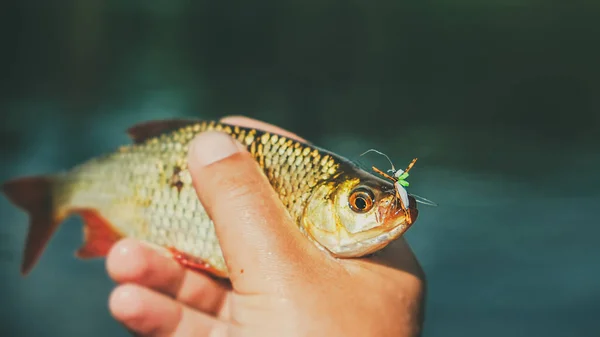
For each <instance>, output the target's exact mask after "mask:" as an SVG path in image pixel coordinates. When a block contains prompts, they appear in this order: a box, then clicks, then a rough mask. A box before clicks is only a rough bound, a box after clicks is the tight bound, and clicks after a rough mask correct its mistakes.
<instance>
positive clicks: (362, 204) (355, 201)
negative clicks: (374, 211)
mask: <svg viewBox="0 0 600 337" xmlns="http://www.w3.org/2000/svg"><path fill="white" fill-rule="evenodd" d="M374 202H375V197H374V196H373V192H371V191H369V190H368V189H366V188H358V189H356V190H354V191H352V193H351V194H350V198H349V199H348V205H349V206H350V209H352V210H353V211H354V212H357V213H365V212H368V211H370V210H371V208H373V203H374Z"/></svg>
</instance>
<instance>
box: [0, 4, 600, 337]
mask: <svg viewBox="0 0 600 337" xmlns="http://www.w3.org/2000/svg"><path fill="white" fill-rule="evenodd" d="M2 7H3V9H2V14H1V15H2V19H1V20H0V27H1V29H0V36H1V41H2V42H1V44H2V52H1V53H0V69H1V71H0V74H1V75H0V78H1V80H0V86H1V87H0V98H1V99H0V111H1V113H0V114H1V123H0V152H1V155H2V165H1V167H0V180H2V181H4V180H6V179H8V178H11V177H14V176H18V175H28V174H40V173H46V172H53V171H57V170H62V169H66V168H69V167H71V166H72V165H75V164H77V163H79V162H81V161H83V160H86V159H88V158H90V157H92V156H95V155H99V154H102V153H105V152H107V151H112V150H113V149H115V148H116V147H117V146H119V145H120V144H122V143H124V142H129V140H128V138H127V137H126V135H125V133H124V130H125V129H126V128H128V127H129V126H131V125H132V124H135V123H137V122H140V121H145V120H149V119H157V118H173V117H181V116H188V117H189V116H194V117H198V118H220V117H222V116H225V115H229V114H243V115H247V116H251V117H254V118H258V119H262V120H265V121H267V122H270V123H273V124H277V125H279V126H282V127H284V128H287V129H290V130H292V131H294V132H296V133H298V134H300V135H302V136H303V137H305V138H308V139H310V140H311V141H313V142H315V143H316V144H318V145H321V146H323V147H326V148H328V149H330V150H333V151H336V152H339V153H341V154H343V155H346V156H348V157H350V158H352V159H357V158H358V155H359V154H360V153H362V152H363V151H365V150H366V149H369V148H377V149H379V150H381V151H384V152H386V153H387V154H389V155H390V156H391V157H392V158H393V159H394V161H395V162H396V163H397V164H398V166H403V165H405V163H408V161H409V160H410V159H412V158H413V157H415V156H418V157H419V162H418V163H417V166H416V167H415V169H414V171H413V173H412V174H411V187H412V192H413V193H416V194H419V195H421V196H425V197H427V198H430V199H432V200H434V201H436V202H438V203H439V205H440V206H439V207H437V208H427V207H422V208H421V209H422V210H421V213H420V218H419V222H418V223H417V225H415V226H414V227H413V228H412V229H411V230H410V231H409V232H408V233H407V235H406V236H407V238H408V240H409V242H410V243H411V245H412V247H413V248H414V250H415V252H416V254H417V256H418V257H419V259H420V261H421V263H422V265H423V268H424V269H425V271H426V273H427V276H428V286H429V292H428V299H427V315H426V323H425V332H424V336H461V337H471V336H473V337H474V336H503V337H504V336H511V337H516V336H545V337H559V336H600V323H599V320H598V317H599V315H600V282H599V281H600V267H599V263H598V261H599V258H600V249H598V246H599V244H598V238H599V237H600V217H599V216H598V209H599V205H600V192H599V189H600V178H599V173H598V172H599V169H600V151H598V146H599V145H600V112H599V111H600V110H599V109H600V95H599V94H600V92H599V90H600V67H599V60H600V49H599V45H600V38H599V36H600V3H598V2H594V1H569V2H567V1H565V2H563V3H559V2H554V1H534V0H520V1H514V0H505V1H497V0H492V1H468V0H456V1H419V2H412V3H408V2H402V1H328V0H325V1H323V0H322V1H308V2H299V1H291V2H282V1H274V0H260V1H151V2H148V1H114V0H113V1H100V0H88V1H74V0H71V1H55V2H50V1H28V0H26V1H7V2H4V4H3V6H2ZM370 158H371V159H374V160H379V159H378V158H376V157H370ZM369 160H370V159H369ZM378 163H379V164H380V165H385V162H378ZM0 214H1V215H2V217H1V221H2V226H1V227H0V255H1V259H0V280H1V281H0V324H1V326H0V335H1V336H87V337H93V336H128V334H127V333H126V331H125V330H124V329H123V328H122V327H121V326H120V325H118V324H117V323H115V322H114V321H113V320H112V319H111V317H110V315H109V313H108V310H107V298H108V295H109V292H110V291H111V289H112V287H113V284H112V283H111V281H110V280H109V279H108V277H107V275H106V272H105V270H104V261H103V260H98V261H93V262H81V261H78V260H75V259H74V258H73V252H74V250H75V249H76V248H77V247H78V246H79V245H80V242H81V237H82V234H81V226H80V222H79V220H78V219H72V220H69V221H68V222H67V223H66V224H65V225H64V226H63V227H61V229H60V230H59V232H58V234H57V235H56V236H55V237H54V238H53V240H52V241H51V243H50V245H49V247H48V249H47V251H46V253H45V255H44V256H43V258H42V259H41V261H40V263H39V264H38V265H37V267H36V269H35V270H34V271H33V272H32V274H30V276H29V277H27V278H25V279H23V278H21V277H20V275H19V264H20V259H21V250H22V246H23V241H24V238H25V234H26V227H27V226H26V225H25V224H26V222H27V220H26V216H25V215H24V214H23V213H22V212H20V211H18V210H17V209H15V208H13V207H12V206H11V205H9V203H8V202H7V200H6V199H5V198H0ZM332 314H334V313H332Z"/></svg>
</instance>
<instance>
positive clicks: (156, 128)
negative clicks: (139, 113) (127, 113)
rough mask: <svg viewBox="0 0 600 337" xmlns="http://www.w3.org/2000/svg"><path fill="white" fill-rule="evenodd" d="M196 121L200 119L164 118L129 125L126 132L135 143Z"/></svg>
mask: <svg viewBox="0 0 600 337" xmlns="http://www.w3.org/2000/svg"><path fill="white" fill-rule="evenodd" d="M198 122H200V120H194V119H166V120H156V121H148V122H144V123H140V124H136V125H134V126H132V127H130V128H129V129H128V130H127V133H128V134H129V137H131V139H133V142H134V143H135V144H139V143H143V142H145V141H146V140H148V139H150V138H153V137H157V136H160V135H161V134H163V133H165V132H169V131H174V130H177V129H179V128H182V127H184V126H188V125H190V124H195V123H198Z"/></svg>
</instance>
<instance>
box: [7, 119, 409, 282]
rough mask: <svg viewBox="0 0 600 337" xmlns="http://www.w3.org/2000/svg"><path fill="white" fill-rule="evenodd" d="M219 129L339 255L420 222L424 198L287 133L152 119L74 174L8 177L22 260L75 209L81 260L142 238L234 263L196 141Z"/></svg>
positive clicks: (301, 222)
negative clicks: (211, 213)
mask: <svg viewBox="0 0 600 337" xmlns="http://www.w3.org/2000/svg"><path fill="white" fill-rule="evenodd" d="M207 130H216V131H221V132H225V133H227V134H229V135H230V136H232V137H233V138H235V139H237V140H238V141H239V142H240V143H241V144H243V145H244V146H245V147H246V148H247V150H248V151H249V152H250V153H251V154H252V156H253V157H254V158H255V159H256V162H257V163H258V165H260V167H261V168H262V169H263V171H264V173H265V175H266V176H267V177H268V179H269V181H270V183H271V185H272V186H273V188H274V189H275V191H276V192H277V193H278V195H279V197H280V199H281V202H282V203H283V204H284V205H285V207H286V208H287V210H288V211H289V213H290V215H291V216H292V218H293V219H295V221H296V223H297V225H298V228H299V230H300V231H302V232H303V233H304V234H305V235H306V237H307V238H308V239H309V240H311V241H312V242H313V243H315V244H316V245H317V246H319V247H321V248H322V249H325V250H326V251H329V252H330V253H331V254H332V255H333V256H336V257H339V258H355V257H361V256H365V255H367V254H371V253H373V252H375V251H378V250H380V249H382V248H383V247H385V246H387V245H388V244H389V243H390V242H391V241H393V240H394V239H396V238H398V237H400V236H401V235H402V234H403V233H404V232H405V231H406V230H407V229H408V228H409V227H410V226H411V225H412V224H413V223H414V222H415V220H416V218H417V214H418V211H417V207H416V201H415V199H414V198H413V197H412V196H408V197H407V196H406V193H404V194H403V195H402V197H401V196H400V194H399V193H398V192H397V191H396V188H397V187H395V186H394V183H393V182H390V181H388V180H385V179H382V178H380V177H377V176H375V175H373V174H371V173H368V172H366V171H364V170H362V169H360V168H359V167H358V166H356V165H355V164H353V163H352V162H350V161H349V160H347V159H344V158H342V157H340V156H338V155H335V154H333V153H331V152H328V151H326V150H323V149H321V148H318V147H315V146H312V145H310V144H307V143H303V142H300V141H296V140H293V139H290V138H288V137H285V136H282V135H278V134H275V133H271V132H266V131H261V130H258V129H252V128H244V127H239V126H235V125H228V124H223V123H220V122H214V121H194V120H166V121H152V122H147V123H142V124H139V125H136V126H134V127H132V128H130V129H129V134H130V136H131V137H132V139H133V144H131V145H128V146H123V147H121V148H120V149H119V150H118V151H116V152H114V153H112V154H108V155H105V156H102V157H98V158H94V159H91V160H90V161H88V162H86V163H83V164H81V165H79V166H77V167H75V168H73V169H72V170H70V171H68V172H62V173H57V174H51V175H45V176H35V177H24V178H18V179H14V180H11V181H8V182H6V183H5V184H4V185H3V191H4V193H5V194H6V196H7V197H8V199H10V200H11V201H12V203H14V204H15V205H17V206H18V207H20V208H22V209H23V210H25V211H26V212H27V213H28V215H29V219H30V220H29V221H30V227H29V232H28V235H27V241H26V245H25V252H24V257H23V262H22V266H21V272H22V274H23V275H25V274H27V273H28V272H29V271H30V270H31V269H32V268H33V266H34V264H35V263H36V261H37V260H38V258H39V257H40V255H41V254H42V252H43V250H44V248H45V246H46V245H47V243H48V241H49V240H50V238H51V236H52V234H53V233H54V232H55V231H56V229H57V228H58V226H59V225H60V223H61V222H63V221H64V220H65V219H66V218H67V217H68V216H70V215H73V214H78V215H80V216H81V217H82V218H83V221H84V244H83V246H82V247H81V248H80V249H79V250H78V251H77V253H76V255H77V256H78V257H80V258H94V257H103V256H105V255H106V254H107V252H108V250H109V249H110V247H111V246H112V245H113V244H114V243H115V242H116V241H117V240H119V239H120V238H123V237H133V238H136V239H139V240H143V241H146V242H148V243H150V244H152V245H153V246H155V247H158V248H164V249H166V250H168V251H170V252H172V254H173V257H174V258H175V259H177V260H178V261H179V262H180V263H182V264H184V265H186V266H187V267H190V268H192V269H196V270H205V271H208V272H210V273H212V274H214V275H215V276H219V277H225V278H226V277H228V270H227V267H226V265H225V261H224V259H223V256H222V253H221V248H220V246H219V242H218V239H217V236H216V234H215V229H214V227H213V223H212V221H211V220H210V218H209V217H208V215H207V213H206V212H205V211H204V209H203V207H202V204H201V203H200V201H199V200H198V197H197V196H196V193H195V190H194V188H193V186H192V179H191V176H190V173H189V171H188V168H187V151H188V144H189V142H190V141H191V140H192V139H193V138H194V136H195V135H197V134H198V133H200V132H204V131H207Z"/></svg>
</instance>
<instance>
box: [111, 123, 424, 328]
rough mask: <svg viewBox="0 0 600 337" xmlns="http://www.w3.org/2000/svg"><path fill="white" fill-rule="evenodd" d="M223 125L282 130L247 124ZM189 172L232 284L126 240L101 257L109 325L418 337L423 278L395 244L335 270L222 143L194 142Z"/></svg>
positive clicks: (336, 262) (213, 136)
mask: <svg viewBox="0 0 600 337" xmlns="http://www.w3.org/2000/svg"><path fill="white" fill-rule="evenodd" d="M224 122H227V123H232V124H237V125H243V126H250V127H257V128H262V129H269V130H270V131H276V132H279V133H282V132H285V133H286V135H287V136H290V137H294V138H297V139H298V138H299V137H297V136H295V135H293V134H290V133H288V132H287V131H283V130H281V129H278V128H276V129H275V130H274V128H275V127H273V126H270V125H265V124H263V123H261V122H258V121H254V120H249V119H246V118H240V117H232V118H228V119H225V120H224ZM189 168H190V172H191V173H192V177H193V181H194V185H195V187H196V190H197V194H198V197H199V198H200V200H201V202H202V203H203V205H204V206H205V208H206V210H207V211H208V213H209V214H210V216H211V218H212V219H213V220H214V223H215V227H216V232H217V235H218V237H219V241H220V244H221V247H222V250H223V254H224V257H225V259H226V261H227V264H228V268H229V270H230V283H226V282H221V281H218V280H215V279H213V278H211V277H209V276H208V275H204V274H200V273H197V272H194V271H191V270H188V269H185V268H183V267H182V266H181V265H179V263H177V262H176V261H174V260H173V259H172V258H169V257H167V256H165V255H162V254H161V253H159V252H158V251H156V250H154V249H152V248H150V247H147V246H146V245H144V244H142V243H139V242H137V241H135V240H132V239H125V240H123V241H121V242H119V243H118V244H116V245H115V246H114V247H113V249H112V250H111V252H110V253H109V256H108V258H107V269H108V272H109V274H110V276H111V277H112V278H113V279H114V280H115V282H117V283H119V284H120V285H119V286H118V287H117V288H116V289H115V290H114V291H113V293H112V294H111V297H110V300H109V302H110V303H109V305H110V310H111V312H112V314H113V316H114V317H115V318H116V319H117V320H118V321H119V322H121V323H122V324H124V325H125V326H126V327H127V328H128V329H130V330H131V331H132V332H134V333H135V334H137V335H140V336H157V337H159V336H160V337H162V336H172V337H184V336H260V337H267V336H292V337H293V336H348V337H352V336H360V337H363V336H416V335H418V334H419V332H420V329H421V321H422V310H423V297H424V288H425V282H424V276H423V273H422V270H421V268H420V266H419V264H418V262H417V261H416V259H415V257H414V255H413V254H412V251H411V250H410V248H409V247H408V245H407V243H406V242H405V241H404V239H402V238H401V239H399V240H397V241H396V242H394V243H393V244H391V245H390V246H388V248H386V249H385V250H384V251H383V252H381V253H380V254H377V257H376V258H369V259H367V258H364V259H336V258H334V257H332V256H331V255H329V254H328V253H326V252H324V251H322V250H320V249H318V248H317V247H316V246H315V245H314V244H313V243H311V242H309V241H308V240H307V239H306V237H304V235H303V234H302V233H301V232H300V231H299V230H298V228H297V226H296V224H295V223H294V222H293V221H292V220H291V219H290V218H289V216H288V214H287V212H286V210H285V208H284V207H283V205H282V204H281V202H280V201H279V199H278V197H277V195H276V194H275V193H274V191H273V189H272V188H271V186H270V185H269V183H268V181H267V179H266V177H265V176H264V175H263V174H262V173H261V172H260V169H259V167H258V165H256V163H255V162H254V160H253V159H252V158H251V157H250V156H249V155H248V153H247V152H245V151H243V150H240V147H237V146H235V145H234V143H233V142H232V140H231V138H229V137H228V136H227V135H224V134H217V133H206V134H202V135H200V136H198V137H197V139H196V140H194V142H193V145H192V146H191V149H190V158H189Z"/></svg>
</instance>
